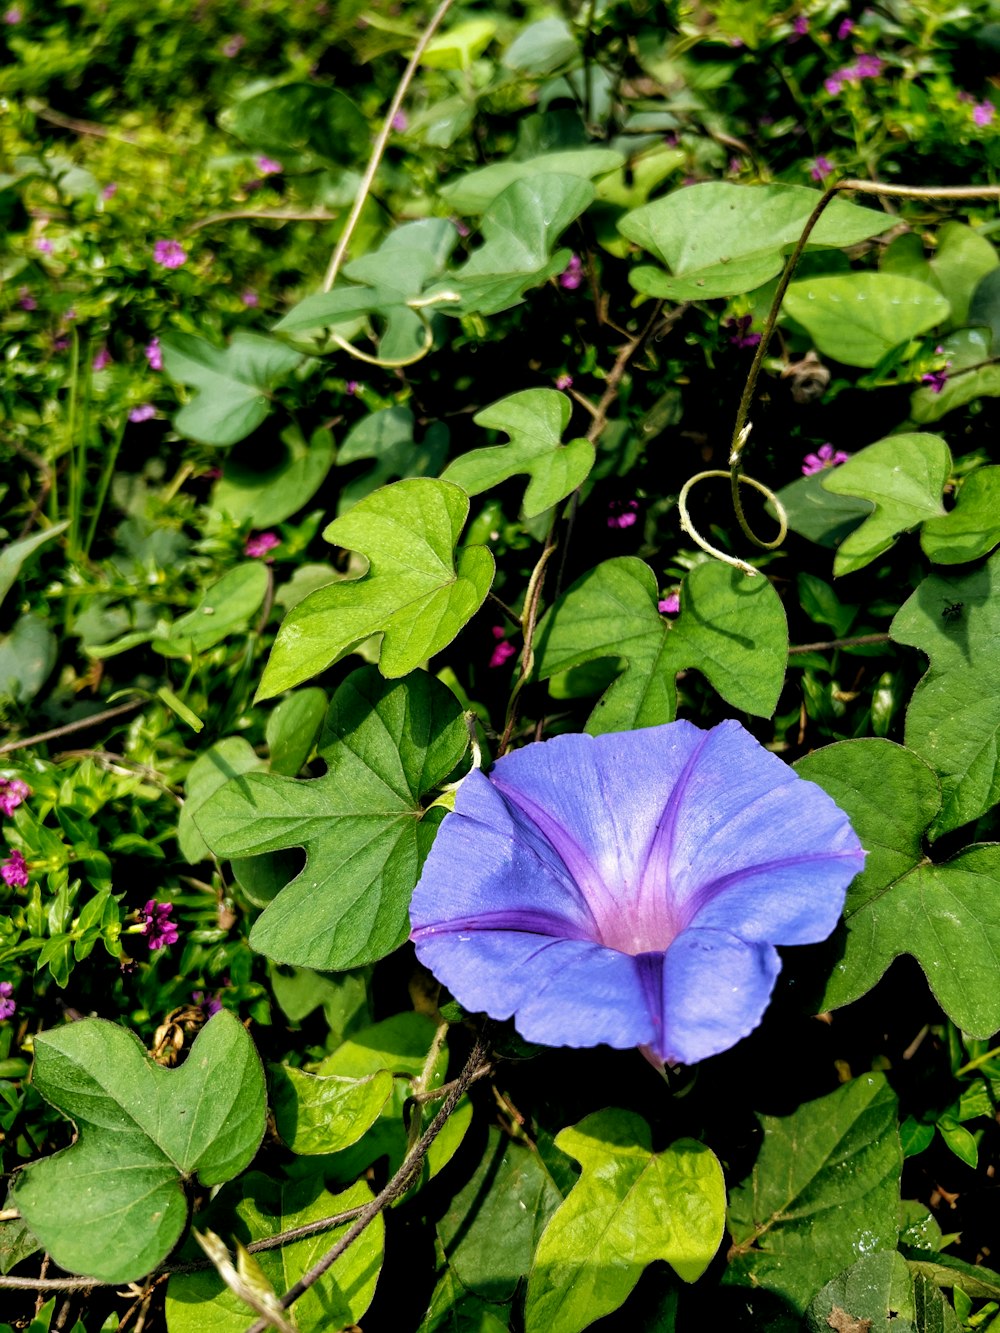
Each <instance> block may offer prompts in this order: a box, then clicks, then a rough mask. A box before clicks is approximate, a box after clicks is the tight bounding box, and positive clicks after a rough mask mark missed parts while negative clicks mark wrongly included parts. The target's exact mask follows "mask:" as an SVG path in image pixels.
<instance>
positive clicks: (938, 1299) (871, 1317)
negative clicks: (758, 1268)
mask: <svg viewBox="0 0 1000 1333" xmlns="http://www.w3.org/2000/svg"><path fill="white" fill-rule="evenodd" d="M848 1319H851V1320H854V1321H856V1322H857V1323H859V1324H862V1326H863V1327H867V1328H870V1329H872V1330H874V1329H879V1330H883V1331H884V1333H958V1330H959V1328H960V1327H961V1325H960V1324H959V1322H958V1320H957V1318H956V1317H955V1312H954V1311H953V1310H952V1308H951V1306H950V1305H949V1304H948V1303H947V1301H945V1299H944V1297H943V1296H942V1295H941V1293H940V1291H939V1290H938V1289H937V1287H936V1286H934V1284H933V1283H932V1282H929V1281H928V1280H927V1279H926V1278H925V1277H924V1276H923V1275H922V1274H921V1273H919V1272H917V1273H913V1272H911V1270H910V1268H909V1267H908V1266H907V1264H906V1261H905V1260H904V1259H903V1258H902V1257H901V1256H900V1255H898V1254H896V1253H895V1252H894V1251H890V1250H882V1251H881V1252H880V1253H878V1254H869V1255H865V1257H864V1258H863V1259H859V1260H858V1262H857V1263H856V1264H854V1265H852V1267H851V1268H849V1269H848V1270H847V1272H846V1273H842V1274H841V1275H840V1276H839V1277H837V1278H834V1280H833V1281H832V1282H828V1283H827V1284H826V1286H825V1287H824V1288H823V1290H822V1291H820V1292H819V1293H817V1295H816V1298H815V1300H814V1301H813V1302H812V1304H811V1305H810V1306H809V1309H808V1310H807V1311H806V1327H807V1328H808V1329H809V1333H826V1330H827V1329H828V1328H833V1327H834V1323H835V1322H838V1321H839V1322H840V1323H841V1324H842V1325H844V1324H846V1321H847V1320H848ZM848 1326H849V1325H848Z"/></svg>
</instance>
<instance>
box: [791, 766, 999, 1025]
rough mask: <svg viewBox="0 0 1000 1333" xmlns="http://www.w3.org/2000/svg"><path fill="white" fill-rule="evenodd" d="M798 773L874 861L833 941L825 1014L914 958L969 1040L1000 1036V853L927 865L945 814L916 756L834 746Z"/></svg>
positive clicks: (853, 890) (981, 850)
mask: <svg viewBox="0 0 1000 1333" xmlns="http://www.w3.org/2000/svg"><path fill="white" fill-rule="evenodd" d="M795 771H796V772H797V773H798V774H799V776H800V777H803V778H807V779H808V780H809V781H810V782H816V783H818V784H819V785H820V786H821V787H822V788H823V789H824V791H826V792H828V793H829V795H831V796H832V797H833V799H834V800H835V801H836V802H837V804H838V805H839V806H840V807H841V809H843V810H844V811H846V813H847V814H848V815H849V816H850V819H851V823H852V824H853V826H854V830H855V832H856V833H857V835H858V837H859V838H860V839H861V844H862V846H863V847H864V848H865V849H866V851H867V852H868V859H867V861H866V863H865V868H864V870H863V871H862V873H861V874H860V875H858V876H857V877H856V878H855V880H854V881H853V883H852V884H851V887H850V889H849V891H848V895H847V903H846V905H845V908H844V929H843V931H842V932H841V934H840V936H839V937H835V938H834V940H833V941H832V942H831V946H830V947H831V950H832V951H833V952H835V953H836V954H837V955H838V957H837V962H836V964H835V966H834V968H833V971H832V973H831V975H830V978H829V981H828V982H827V984H826V988H825V990H824V993H823V996H822V1000H821V1001H820V1003H821V1004H822V1006H823V1007H824V1008H838V1007H839V1006H841V1005H844V1004H848V1003H850V1002H851V1001H853V1000H856V999H857V998H858V997H859V996H861V995H864V994H865V993H866V992H867V991H869V990H870V989H871V988H872V986H874V985H875V983H876V982H877V981H878V980H879V978H880V977H881V976H882V975H883V973H884V972H885V970H886V969H887V968H888V966H889V964H890V963H891V962H892V961H893V959H894V958H897V957H899V955H900V954H904V953H908V954H912V955H913V957H914V958H915V959H916V960H917V962H918V963H919V964H920V966H921V968H922V969H923V971H924V973H925V975H926V977H927V980H928V983H929V985H930V987H931V989H932V990H933V992H934V995H935V997H936V998H937V1000H938V1003H939V1004H940V1005H941V1007H942V1008H943V1009H944V1011H945V1012H946V1013H947V1014H948V1016H949V1017H950V1018H952V1019H953V1020H954V1021H955V1022H956V1023H957V1024H958V1025H959V1027H960V1028H962V1030H963V1031H965V1032H968V1033H971V1034H972V1035H974V1036H984V1037H985V1036H989V1035H990V1034H991V1033H993V1032H994V1031H996V1029H997V1028H998V1027H1000V990H998V987H997V959H998V957H1000V894H998V890H1000V846H997V845H993V844H988V845H984V846H978V847H967V848H966V849H965V850H964V851H962V852H961V853H959V855H957V856H956V857H954V858H953V859H952V860H951V861H947V862H945V863H944V864H942V865H931V864H929V863H927V862H926V858H925V857H924V854H923V846H922V839H923V836H924V833H925V831H926V829H927V827H928V825H929V824H930V822H931V820H932V819H933V818H934V816H935V814H936V813H937V810H938V805H939V803H940V797H939V788H938V784H937V782H936V780H935V778H934V774H933V773H932V772H931V770H930V769H929V768H928V767H927V765H926V764H924V763H923V761H922V760H921V759H920V758H918V757H917V755H915V754H913V753H912V752H911V751H910V750H907V749H904V748H903V747H902V746H900V745H894V744H893V743H892V742H891V741H881V740H856V741H841V742H839V743H838V744H835V745H827V746H824V747H823V748H822V749H820V750H816V751H814V753H813V754H810V755H807V756H806V757H805V758H803V759H800V760H799V761H798V763H797V764H796V765H795ZM824 952H825V951H824Z"/></svg>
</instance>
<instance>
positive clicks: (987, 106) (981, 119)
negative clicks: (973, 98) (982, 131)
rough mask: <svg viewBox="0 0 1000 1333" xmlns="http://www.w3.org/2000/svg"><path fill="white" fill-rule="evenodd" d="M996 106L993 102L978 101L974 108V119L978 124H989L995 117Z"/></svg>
mask: <svg viewBox="0 0 1000 1333" xmlns="http://www.w3.org/2000/svg"><path fill="white" fill-rule="evenodd" d="M994 112H995V108H994V106H993V103H992V102H977V103H976V105H975V106H974V107H973V108H972V119H973V122H974V123H975V124H976V125H979V126H982V125H988V124H989V123H990V121H991V120H992V119H993V116H994Z"/></svg>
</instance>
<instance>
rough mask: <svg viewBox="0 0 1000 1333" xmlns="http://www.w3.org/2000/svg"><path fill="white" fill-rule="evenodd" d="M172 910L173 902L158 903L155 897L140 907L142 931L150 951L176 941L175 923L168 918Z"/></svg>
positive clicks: (152, 951) (153, 951) (163, 947)
mask: <svg viewBox="0 0 1000 1333" xmlns="http://www.w3.org/2000/svg"><path fill="white" fill-rule="evenodd" d="M173 910H174V906H173V903H158V902H157V901H156V899H155V898H150V900H149V902H148V903H147V904H146V906H145V907H144V908H143V909H142V917H143V932H144V934H145V936H146V942H147V944H148V945H149V952H150V953H155V952H156V950H157V949H165V948H166V947H167V945H168V944H176V943H177V924H176V922H174V921H171V919H170V918H171V915H172V914H173Z"/></svg>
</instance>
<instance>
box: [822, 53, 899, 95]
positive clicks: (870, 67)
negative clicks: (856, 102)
mask: <svg viewBox="0 0 1000 1333" xmlns="http://www.w3.org/2000/svg"><path fill="white" fill-rule="evenodd" d="M884 69H885V61H884V60H883V59H882V57H881V56H873V55H863V56H858V58H857V60H855V61H854V63H853V64H851V65H845V66H844V67H843V68H842V69H835V70H834V71H833V73H832V74H830V75H828V76H827V77H826V78H825V79H824V80H823V87H824V88H825V89H826V91H827V92H828V93H829V94H830V96H831V97H836V96H837V94H838V93H839V92H840V90H841V89H842V88H843V86H844V84H845V83H849V84H852V85H853V86H855V87H857V85H858V84H859V83H860V82H861V80H862V79H877V78H878V76H879V75H880V74H881V73H882V71H883V70H884Z"/></svg>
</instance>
